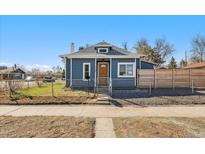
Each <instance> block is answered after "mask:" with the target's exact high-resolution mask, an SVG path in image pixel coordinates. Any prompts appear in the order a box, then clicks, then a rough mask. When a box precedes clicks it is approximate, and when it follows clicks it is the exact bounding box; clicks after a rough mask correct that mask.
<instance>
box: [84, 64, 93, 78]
mask: <svg viewBox="0 0 205 154" xmlns="http://www.w3.org/2000/svg"><path fill="white" fill-rule="evenodd" d="M85 65H88V66H89V77H90V79H91V76H90V70H91V68H90V63H83V81H88V80H87V79H85ZM90 79H89V80H90Z"/></svg>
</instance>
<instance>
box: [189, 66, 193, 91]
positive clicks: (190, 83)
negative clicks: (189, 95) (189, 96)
mask: <svg viewBox="0 0 205 154" xmlns="http://www.w3.org/2000/svg"><path fill="white" fill-rule="evenodd" d="M189 86H190V88H191V86H192V81H191V68H190V69H189Z"/></svg>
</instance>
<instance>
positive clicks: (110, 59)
mask: <svg viewBox="0 0 205 154" xmlns="http://www.w3.org/2000/svg"><path fill="white" fill-rule="evenodd" d="M110 82H112V58H110Z"/></svg>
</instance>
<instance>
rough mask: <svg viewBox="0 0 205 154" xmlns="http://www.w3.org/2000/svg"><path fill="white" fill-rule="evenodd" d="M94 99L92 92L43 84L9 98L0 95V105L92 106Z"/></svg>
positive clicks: (60, 84) (56, 84)
mask: <svg viewBox="0 0 205 154" xmlns="http://www.w3.org/2000/svg"><path fill="white" fill-rule="evenodd" d="M93 103H96V97H95V95H94V93H93V92H89V93H88V92H87V91H86V90H84V91H83V90H72V89H69V88H64V83H54V84H53V96H52V84H51V83H44V84H42V85H41V86H40V87H38V86H35V87H30V88H24V89H21V90H18V91H16V93H14V94H13V95H12V97H11V98H10V97H9V92H1V93H0V104H3V105H5V104H19V105H20V104H21V105H26V104H31V105H34V104H35V105H37V104H93Z"/></svg>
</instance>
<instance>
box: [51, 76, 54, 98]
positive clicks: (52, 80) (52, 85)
mask: <svg viewBox="0 0 205 154" xmlns="http://www.w3.org/2000/svg"><path fill="white" fill-rule="evenodd" d="M51 88H52V96H54V91H53V79H51Z"/></svg>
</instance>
